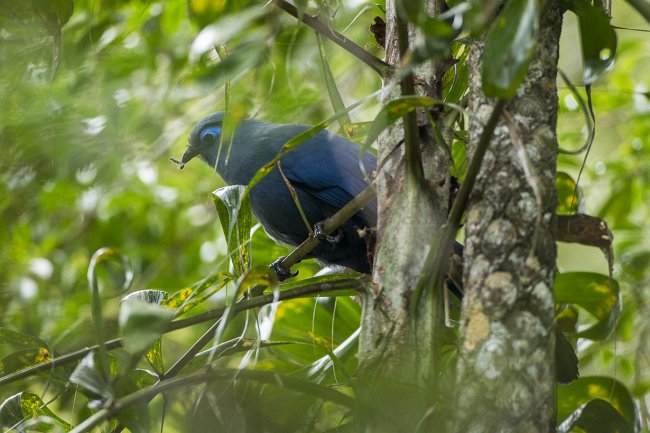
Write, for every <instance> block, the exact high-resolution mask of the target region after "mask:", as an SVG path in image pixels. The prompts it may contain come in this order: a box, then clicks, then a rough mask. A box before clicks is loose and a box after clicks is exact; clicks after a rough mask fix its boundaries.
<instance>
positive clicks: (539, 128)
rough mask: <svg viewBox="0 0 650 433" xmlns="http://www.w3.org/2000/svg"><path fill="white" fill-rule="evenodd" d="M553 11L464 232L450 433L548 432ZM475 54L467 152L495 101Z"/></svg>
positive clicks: (553, 6)
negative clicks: (487, 90) (452, 432)
mask: <svg viewBox="0 0 650 433" xmlns="http://www.w3.org/2000/svg"><path fill="white" fill-rule="evenodd" d="M561 24H562V15H561V11H560V7H559V5H558V4H557V3H556V2H551V3H550V4H549V5H548V7H547V8H546V10H545V11H544V12H543V13H542V19H541V23H540V29H539V32H538V36H537V46H536V50H535V53H534V56H533V60H532V62H531V65H530V69H529V71H528V75H527V77H526V79H525V81H524V83H523V84H522V85H521V86H520V88H519V90H518V91H517V95H516V96H515V97H514V98H513V99H512V100H510V101H509V102H508V104H507V105H506V109H505V112H504V115H503V116H502V118H501V121H500V125H499V126H497V128H496V130H495V135H494V137H493V139H492V141H491V144H490V148H489V149H488V151H487V153H486V155H485V159H484V161H483V165H482V168H481V171H480V174H479V178H478V181H477V183H476V186H475V188H474V190H473V192H472V196H471V198H470V202H469V205H468V209H467V221H466V225H465V234H466V246H465V268H464V285H465V289H466V296H465V299H464V301H463V306H462V319H461V320H462V341H461V343H460V347H459V361H458V376H457V387H456V390H457V398H456V409H457V414H456V415H457V417H456V421H457V423H456V426H455V431H458V432H465V431H471V432H477V433H478V432H497V431H498V432H511V431H512V432H547V431H549V432H550V431H552V430H553V429H554V419H552V418H553V407H554V400H553V395H554V383H555V371H554V362H553V361H554V346H555V339H554V333H553V327H554V300H553V281H554V267H555V259H556V248H555V240H554V235H555V233H554V231H555V208H556V201H557V198H556V191H555V169H556V157H557V138H556V132H555V130H556V122H557V110H558V99H557V89H556V84H555V83H556V75H557V60H558V50H559V48H558V44H559V38H560V31H561ZM483 48H484V45H483V43H482V42H477V43H474V44H473V45H472V47H471V48H470V50H471V51H470V57H469V68H470V83H471V84H470V93H469V111H470V112H472V113H474V114H475V115H476V118H473V119H472V120H471V121H470V128H469V130H470V143H469V148H470V149H469V152H468V153H470V154H471V152H472V151H473V148H474V146H476V143H477V142H478V139H479V136H480V134H481V132H482V129H483V127H482V125H483V124H485V122H486V120H487V118H488V117H489V115H490V113H491V111H492V109H493V107H494V104H495V101H493V100H490V99H487V98H486V97H485V96H484V95H483V93H482V91H481V75H480V66H481V58H482V56H483Z"/></svg>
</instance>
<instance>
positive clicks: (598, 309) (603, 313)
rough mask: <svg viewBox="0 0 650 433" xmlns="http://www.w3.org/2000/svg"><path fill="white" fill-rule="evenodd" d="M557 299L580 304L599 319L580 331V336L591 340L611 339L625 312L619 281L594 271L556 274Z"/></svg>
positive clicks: (559, 301) (565, 302) (562, 302)
mask: <svg viewBox="0 0 650 433" xmlns="http://www.w3.org/2000/svg"><path fill="white" fill-rule="evenodd" d="M555 300H556V302H558V303H561V304H576V305H579V306H580V307H582V308H584V309H585V310H587V311H588V312H589V313H590V314H591V315H593V316H594V317H595V318H596V319H597V321H596V323H595V324H593V325H592V326H590V327H589V328H587V329H585V330H583V331H580V332H578V337H581V338H588V339H590V340H602V339H605V338H607V337H608V336H609V335H610V334H611V333H612V331H613V330H614V328H615V327H616V323H617V322H618V319H619V317H620V315H621V294H620V291H619V286H618V282H617V281H616V280H614V279H613V278H612V279H610V278H609V277H607V276H606V275H601V274H596V273H591V272H567V273H563V274H557V275H556V277H555Z"/></svg>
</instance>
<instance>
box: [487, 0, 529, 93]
mask: <svg viewBox="0 0 650 433" xmlns="http://www.w3.org/2000/svg"><path fill="white" fill-rule="evenodd" d="M538 27H539V3H538V1H537V0H510V1H508V2H507V3H506V5H505V7H504V9H503V11H502V12H501V14H500V15H499V17H498V18H497V19H496V20H495V21H494V24H493V25H492V27H491V29H490V31H489V33H488V35H487V38H486V40H485V52H484V53H483V64H482V69H481V77H482V85H483V91H484V92H485V95H486V96H489V97H498V98H510V97H512V96H513V95H514V94H515V92H516V91H517V88H518V87H519V85H520V84H521V82H522V81H523V80H524V78H525V77H526V73H527V72H528V65H529V64H530V60H531V58H532V56H533V52H534V49H535V36H536V35H537V29H538Z"/></svg>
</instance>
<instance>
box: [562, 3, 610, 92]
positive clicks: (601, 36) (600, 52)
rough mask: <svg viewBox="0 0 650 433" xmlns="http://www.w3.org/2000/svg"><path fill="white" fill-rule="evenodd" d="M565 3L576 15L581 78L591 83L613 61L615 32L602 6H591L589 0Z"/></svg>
mask: <svg viewBox="0 0 650 433" xmlns="http://www.w3.org/2000/svg"><path fill="white" fill-rule="evenodd" d="M565 3H566V5H567V7H568V8H569V10H571V11H572V12H573V13H575V14H576V15H577V16H578V23H579V26H580V43H581V45H582V61H583V65H584V70H583V80H584V83H585V84H591V83H593V82H594V81H596V79H598V77H599V76H600V74H602V73H603V72H604V71H605V69H607V68H608V67H609V65H611V64H612V62H613V61H614V55H615V54H616V32H615V31H614V29H613V28H612V26H611V24H610V23H609V17H608V16H607V14H606V13H605V10H604V9H603V8H602V7H598V6H593V5H592V4H591V2H590V1H589V0H565Z"/></svg>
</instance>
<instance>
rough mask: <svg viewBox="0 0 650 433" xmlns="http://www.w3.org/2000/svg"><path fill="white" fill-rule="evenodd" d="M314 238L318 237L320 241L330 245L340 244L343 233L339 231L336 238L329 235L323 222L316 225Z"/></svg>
mask: <svg viewBox="0 0 650 433" xmlns="http://www.w3.org/2000/svg"><path fill="white" fill-rule="evenodd" d="M314 236H316V238H317V239H318V240H319V241H324V242H327V243H330V244H338V243H339V242H340V241H341V231H340V230H338V231H337V232H336V235H335V236H332V235H328V234H327V233H325V231H324V230H323V222H322V221H321V222H318V223H316V224H314Z"/></svg>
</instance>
